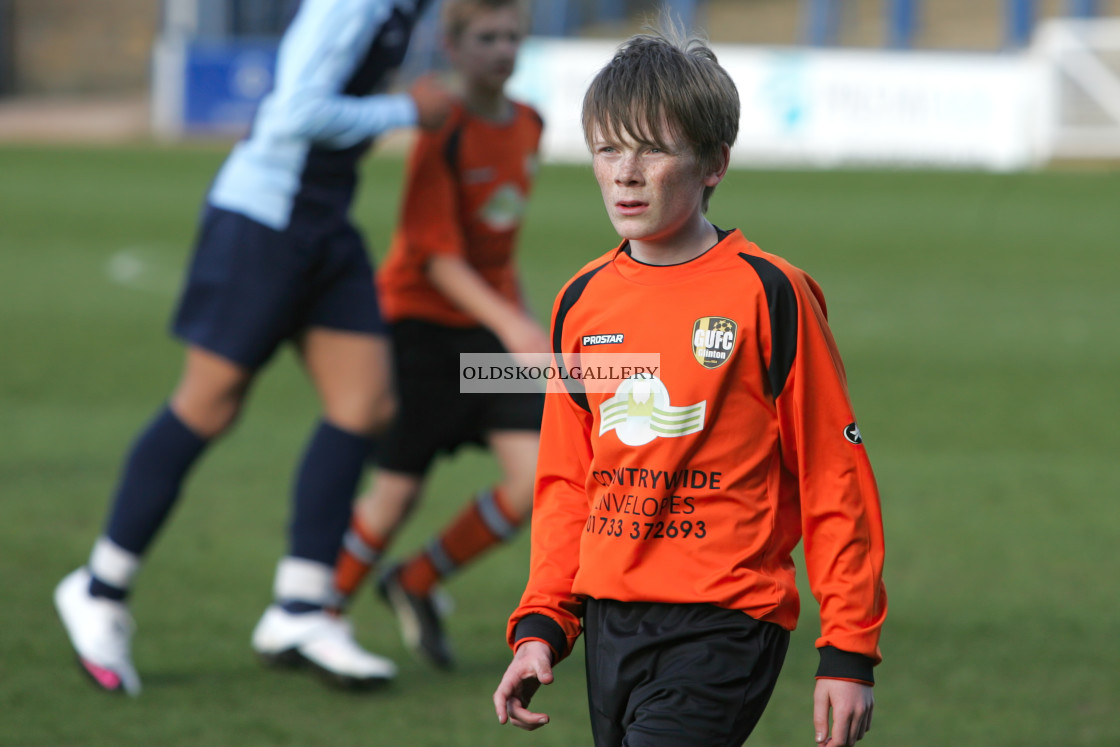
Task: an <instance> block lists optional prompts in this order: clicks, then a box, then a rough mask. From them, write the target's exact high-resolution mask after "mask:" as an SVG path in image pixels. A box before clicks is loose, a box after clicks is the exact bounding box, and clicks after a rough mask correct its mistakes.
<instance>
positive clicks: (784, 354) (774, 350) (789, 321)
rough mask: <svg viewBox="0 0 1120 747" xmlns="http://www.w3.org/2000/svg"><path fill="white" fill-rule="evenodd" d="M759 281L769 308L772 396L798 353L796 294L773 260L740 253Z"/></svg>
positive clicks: (791, 366)
mask: <svg viewBox="0 0 1120 747" xmlns="http://www.w3.org/2000/svg"><path fill="white" fill-rule="evenodd" d="M739 256H740V257H742V258H743V260H744V261H746V263H747V264H749V265H750V266H751V267H753V268H754V271H755V272H756V273H758V279H759V280H761V281H762V287H763V289H764V290H765V291H766V306H767V307H768V308H769V310H770V368H769V370H768V372H767V373H768V375H769V378H770V391H771V392H772V393H773V395H774V399H777V398H778V395H780V394H781V393H782V390H783V389H784V388H785V386H786V378H787V377H788V376H789V371H790V369H791V368H793V359H794V357H795V356H796V355H797V296H796V294H795V293H794V292H793V284H792V283H791V282H790V281H789V278H788V277H786V274H785V273H784V272H782V271H781V270H779V269H778V268H777V267H775V266H774V264H773V263H771V262H769V261H767V260H765V259H763V258H762V257H755V256H753V255H751V254H743V253H742V252H740V253H739Z"/></svg>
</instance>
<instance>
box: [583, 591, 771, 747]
mask: <svg viewBox="0 0 1120 747" xmlns="http://www.w3.org/2000/svg"><path fill="white" fill-rule="evenodd" d="M583 625H584V633H585V636H586V637H585V640H584V648H585V650H586V656H587V699H588V704H589V706H590V711H591V731H592V734H593V735H594V737H595V745H596V747H619V745H626V746H627V747H669V746H670V745H672V747H687V746H689V745H695V747H732V746H735V747H737V746H738V745H741V744H742V743H743V742H745V741H746V739H747V737H748V736H750V733H751V731H752V730H753V729H754V727H755V725H756V724H757V723H758V719H759V717H760V716H762V711H763V709H765V708H766V703H767V702H768V701H769V700H770V694H771V693H773V691H774V685H775V684H776V683H777V681H778V674H779V672H781V670H782V663H783V662H784V661H785V656H786V649H787V648H788V646H789V631H787V630H785V629H784V628H782V627H780V626H778V625H775V624H773V623H767V622H759V621H758V620H755V619H753V618H751V617H749V616H748V615H746V614H745V613H743V612H739V611H738V610H728V609H723V608H721V607H716V606H713V605H710V604H664V603H654V602H616V601H614V600H610V599H588V600H587V606H586V609H585V611H584V622H583Z"/></svg>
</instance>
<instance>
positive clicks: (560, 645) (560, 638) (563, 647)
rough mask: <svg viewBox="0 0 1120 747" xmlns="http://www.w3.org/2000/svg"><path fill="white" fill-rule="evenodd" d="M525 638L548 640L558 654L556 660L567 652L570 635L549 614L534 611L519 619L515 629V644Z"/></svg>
mask: <svg viewBox="0 0 1120 747" xmlns="http://www.w3.org/2000/svg"><path fill="white" fill-rule="evenodd" d="M524 638H540V639H541V640H542V641H546V642H547V643H548V645H549V646H551V647H552V650H553V652H554V653H555V654H556V661H560V659H562V658H563V657H564V654H566V653H567V649H568V636H567V635H565V634H564V629H563V628H561V627H560V624H559V623H558V622H556V621H555V620H553V619H552V618H551V617H548V616H547V615H542V614H539V613H533V614H531V615H525V617H523V618H521V619H520V620H518V621H517V627H515V628H514V629H513V643H514V646H515V647H516V645H517V642H518V641H520V640H522V639H524Z"/></svg>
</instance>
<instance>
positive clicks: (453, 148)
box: [443, 122, 463, 174]
mask: <svg viewBox="0 0 1120 747" xmlns="http://www.w3.org/2000/svg"><path fill="white" fill-rule="evenodd" d="M462 137H463V123H462V122H459V123H458V124H457V125H456V126H455V129H454V130H452V131H451V133H450V134H449V135H448V136H447V142H445V143H444V144H443V160H445V161H447V168H449V169H450V170H451V173H452V174H458V173H459V141H460V140H461V139H462Z"/></svg>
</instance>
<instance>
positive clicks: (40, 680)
mask: <svg viewBox="0 0 1120 747" xmlns="http://www.w3.org/2000/svg"><path fill="white" fill-rule="evenodd" d="M223 156H224V150H222V149H219V148H217V147H215V148H209V147H184V148H163V147H156V146H137V147H129V148H92V149H85V148H76V147H75V148H53V147H52V148H47V147H34V148H26V147H24V148H17V147H14V146H5V147H2V148H0V584H2V586H0V743H2V744H5V745H7V744H11V745H123V744H158V745H164V746H167V747H170V746H171V745H199V744H205V745H302V744H339V745H351V744H354V745H357V744H362V745H408V746H411V745H418V746H423V745H433V746H434V745H440V746H446V745H463V746H464V747H478V746H484V745H536V746H538V747H539V746H541V745H562V746H564V747H570V746H571V745H583V744H588V743H589V741H590V740H589V732H588V728H587V717H586V715H585V709H586V703H585V696H584V687H583V671H582V662H581V658H582V648H580V649H578V650H577V652H576V655H575V656H574V657H573V659H571V660H569V661H567V662H565V663H564V664H562V665H561V666H560V668H559V670H558V672H557V674H558V677H557V681H556V683H555V684H553V685H552V686H550V687H548V688H545V689H544V690H543V691H542V692H541V694H540V695H539V696H538V701H537V702H538V704H539V706H540V708H541V709H543V710H546V711H548V712H549V713H550V714H551V715H552V717H553V723H552V724H551V725H549V726H548V727H546V728H544V729H542V730H540V731H538V732H536V733H534V734H531V735H530V734H524V733H521V732H518V731H516V730H514V729H512V728H511V727H499V726H498V724H497V721H496V719H495V717H494V715H493V711H492V708H491V705H490V693H491V692H492V691H493V688H494V686H495V685H496V684H497V681H498V678H499V677H500V675H501V673H502V671H503V670H504V668H505V665H506V663H507V661H508V657H509V654H508V651H507V650H506V648H505V646H504V643H503V640H502V636H503V630H504V621H505V617H506V615H507V614H508V612H509V611H510V609H511V608H512V607H513V606H514V604H515V603H516V601H517V598H518V595H519V593H520V590H521V587H522V585H523V583H524V579H525V574H526V566H527V561H528V543H527V536H526V535H524V534H523V535H522V536H521V537H520V538H519V539H518V540H517V541H515V542H514V543H513V544H512V545H511V546H509V547H505V548H502V549H500V550H498V551H496V552H494V553H492V554H491V555H489V556H487V557H485V558H484V559H483V560H482V561H481V562H479V563H478V564H477V565H476V566H474V567H472V568H471V569H470V570H469V571H467V572H466V573H464V574H463V575H461V576H460V577H458V578H456V579H454V580H453V581H452V582H451V583H450V584H449V591H450V592H451V593H452V595H453V596H454V597H455V598H456V600H457V602H458V608H457V610H456V612H455V613H454V615H453V617H452V618H451V619H450V622H449V627H450V632H451V634H452V636H453V637H454V641H455V643H456V646H457V649H458V652H459V657H460V662H461V664H460V667H459V669H458V671H456V672H455V673H453V674H450V675H448V674H443V673H438V672H434V671H430V670H428V669H426V668H425V667H424V666H422V665H421V664H420V663H418V662H416V661H414V660H412V659H411V658H410V657H409V656H408V654H407V652H406V651H405V650H404V649H403V646H402V644H401V643H400V642H399V640H398V636H397V631H396V628H395V626H394V625H393V623H392V620H391V618H390V616H389V614H388V612H387V611H386V610H385V609H383V608H382V607H381V606H380V605H379V604H378V603H376V602H375V600H374V599H373V598H372V595H370V594H366V595H365V596H364V597H363V598H362V599H361V600H360V601H359V603H358V604H357V606H356V609H355V612H354V614H355V620H356V623H357V625H358V631H359V638H360V639H361V640H362V641H363V643H365V644H366V645H367V646H369V647H370V648H371V649H373V650H375V651H378V652H381V653H384V654H386V655H389V656H391V657H393V658H395V659H396V660H397V661H398V662H399V663H400V664H401V670H402V671H401V676H400V678H399V681H397V682H396V683H395V684H394V685H393V686H391V687H390V688H389V689H387V690H384V691H382V692H379V693H373V694H364V695H353V694H346V693H339V692H334V691H329V690H327V689H325V688H323V687H322V686H320V685H319V684H318V683H317V682H315V681H314V680H312V679H310V678H309V677H307V676H304V675H296V674H289V673H277V672H273V671H269V670H266V669H264V668H262V667H261V666H260V665H258V664H257V662H256V661H255V660H254V658H253V656H252V654H251V652H250V649H249V634H250V631H251V630H252V627H253V625H254V624H255V622H256V620H257V618H258V616H259V615H260V613H261V611H262V610H263V609H264V606H265V605H266V604H267V602H268V600H269V588H270V583H271V577H272V572H273V568H274V564H275V561H276V559H277V557H278V555H279V554H280V552H281V549H282V536H283V532H284V521H285V516H286V510H287V509H286V506H287V502H288V482H289V478H290V476H291V473H292V470H293V468H294V462H295V459H296V457H297V455H298V453H299V451H300V448H301V446H302V442H303V439H304V438H305V437H306V435H307V434H308V432H309V430H310V427H311V425H312V423H313V421H314V420H315V418H316V408H315V402H314V399H313V395H312V393H311V390H310V387H309V386H308V384H307V382H306V380H305V378H304V376H303V373H302V372H301V371H300V369H299V366H298V365H297V363H296V361H295V359H294V358H293V356H292V355H291V353H290V352H285V353H283V354H282V355H280V356H279V357H278V358H277V359H276V361H275V362H274V364H273V366H272V367H271V369H269V371H268V372H267V373H266V375H265V376H264V377H263V378H262V379H261V380H260V381H259V383H258V386H257V387H256V389H255V390H254V392H253V393H252V395H251V398H250V401H249V406H248V409H247V411H246V413H245V416H244V418H243V419H242V421H241V423H240V424H239V425H238V427H237V428H236V430H235V431H234V432H233V433H232V434H231V435H229V436H228V437H227V438H226V440H225V442H224V443H222V444H220V445H219V446H218V448H215V449H214V450H212V451H211V452H210V453H209V454H208V455H207V456H206V458H205V459H204V460H203V461H202V463H201V464H200V465H199V467H198V468H197V469H196V471H195V472H194V474H193V476H192V478H191V480H190V481H189V483H188V486H187V491H186V495H185V497H184V500H183V502H182V504H181V505H180V506H179V508H178V510H177V512H176V515H175V516H174V517H173V521H172V523H171V524H170V526H169V530H168V531H167V532H165V534H164V535H163V536H161V537H160V538H159V539H158V540H157V543H156V545H155V548H154V551H153V552H152V554H151V556H150V559H149V562H148V563H147V565H146V566H145V568H144V570H143V572H142V574H141V576H140V578H139V581H138V587H137V594H136V597H135V602H134V606H133V608H134V613H135V616H136V618H137V622H138V625H139V632H138V634H137V637H136V639H135V646H134V654H135V659H136V663H137V665H138V667H139V669H140V672H141V675H142V677H143V678H144V685H145V688H146V689H145V692H144V694H143V696H142V697H141V698H139V699H138V700H128V699H123V698H113V697H109V696H105V695H103V694H101V693H99V692H96V691H94V689H93V688H92V687H90V686H89V685H88V684H87V683H86V682H84V681H83V679H82V677H81V676H80V674H79V672H78V670H77V668H76V667H75V666H74V662H73V660H72V656H71V653H70V650H69V647H68V645H67V643H66V640H65V637H64V634H63V631H62V628H61V626H60V624H59V623H58V622H57V620H56V618H55V615H54V611H53V608H52V606H51V590H52V587H53V586H54V584H55V583H56V582H57V581H58V580H59V579H60V578H61V577H62V576H63V575H64V574H65V573H66V572H67V571H69V570H70V569H71V568H73V567H74V566H76V565H77V564H79V563H81V562H83V561H84V559H85V557H86V554H87V553H88V551H89V548H90V544H91V542H92V541H93V539H94V537H95V536H96V534H97V532H98V531H99V529H100V525H101V522H102V520H103V517H104V513H105V509H106V506H107V502H108V499H109V495H110V494H111V491H112V489H113V485H114V482H115V480H116V475H117V470H118V467H119V465H120V461H121V458H122V455H123V453H124V451H125V450H126V448H127V447H128V444H129V442H130V441H131V439H132V437H133V435H134V434H135V433H136V431H137V429H138V428H139V427H140V426H141V425H142V424H143V423H144V422H145V421H146V419H147V418H148V417H149V416H150V415H151V413H152V412H154V410H155V409H156V408H157V407H158V406H159V405H160V403H161V402H162V400H163V398H164V397H166V395H167V394H168V392H169V391H170V389H171V387H172V386H173V385H174V381H175V377H176V376H177V373H178V367H179V363H180V357H181V351H180V349H179V347H178V345H177V344H176V343H174V342H173V341H172V340H171V339H170V338H169V337H168V335H167V333H166V328H167V323H168V317H169V314H170V313H171V310H172V305H173V303H174V300H175V296H176V292H177V288H178V284H179V281H180V279H181V276H182V272H183V264H184V261H185V259H186V257H187V255H188V250H189V246H190V243H191V239H192V234H193V227H194V221H195V218H196V215H197V212H198V209H199V205H200V204H201V199H202V196H203V193H204V191H205V189H206V186H207V184H208V182H209V180H210V178H211V177H212V175H213V173H214V171H215V169H216V168H217V166H218V164H219V163H220V161H221V159H222V157H223ZM364 168H365V171H366V180H365V182H364V186H363V188H362V192H361V195H360V200H359V202H358V204H357V206H356V209H355V217H356V219H357V220H358V222H359V223H360V224H362V225H363V226H365V227H366V228H367V229H368V233H369V236H370V240H371V246H372V247H373V248H374V252H375V254H377V255H378V256H380V255H381V254H382V252H383V251H384V248H385V246H386V242H387V238H388V235H389V231H390V229H391V225H392V221H393V215H394V211H395V207H396V204H397V198H398V197H397V196H398V184H399V179H400V176H401V172H402V163H401V161H400V159H399V158H397V157H392V156H383V157H374V158H372V159H370V160H369V161H368V162H367V163H366V165H365V167H364ZM1118 205H1120V173H1118V172H1116V171H1111V172H1109V171H1105V170H1100V171H1083V172H1062V171H1052V172H1042V173H1029V174H1016V175H990V174H975V173H908V172H829V173H800V172H780V173H772V172H754V171H734V172H732V173H731V174H730V175H729V177H728V179H727V181H726V182H725V183H724V184H723V185H722V186H721V187H720V188H719V190H718V191H717V193H716V195H715V197H714V199H713V202H712V209H711V217H712V219H713V220H714V221H715V222H716V223H717V224H718V225H720V226H722V227H725V228H731V227H739V228H742V229H743V231H744V233H745V234H746V235H747V236H748V237H749V238H751V239H753V240H754V241H756V242H758V243H759V244H760V245H761V246H762V247H763V248H764V249H766V250H768V251H772V252H775V253H778V254H781V255H783V256H785V257H786V258H788V259H789V260H790V261H792V262H794V263H795V264H797V265H799V266H801V267H803V268H805V269H807V270H808V271H809V272H810V273H812V274H813V276H814V277H815V278H816V279H817V280H818V281H819V282H820V283H821V285H822V286H823V288H824V290H825V293H826V296H827V298H828V301H829V310H830V316H831V319H832V324H833V328H834V331H835V333H836V336H837V339H838V341H839V345H840V349H841V351H842V352H843V354H844V358H845V363H846V366H847V370H848V375H849V380H850V384H851V393H852V399H853V401H854V404H855V408H856V412H857V413H858V415H859V417H860V426H861V429H862V431H863V434H864V436H865V439H866V443H867V448H868V450H869V452H870V454H871V458H872V462H873V464H874V465H875V467H876V472H877V475H878V478H879V483H880V488H881V490H882V496H883V508H884V516H885V521H886V533H887V565H886V579H887V587H888V590H889V593H890V606H891V612H890V616H889V619H888V621H887V627H886V629H885V632H884V635H883V641H882V648H883V652H884V654H885V657H886V660H885V662H884V663H883V665H882V666H881V667H880V668H879V670H878V678H879V683H880V684H879V685H878V687H877V689H876V698H877V710H876V715H875V721H874V726H873V729H872V731H871V733H870V735H869V737H868V739H867V741H866V742H865V743H866V744H869V745H881V746H882V747H897V746H900V745H907V747H920V746H924V745H929V746H930V747H933V746H937V747H941V746H943V745H953V746H954V747H972V746H975V747H995V746H1002V745H1016V746H1017V747H1024V746H1026V745H1039V746H1042V745H1048V746H1050V745H1052V746H1055V747H1074V746H1085V747H1089V746H1095V745H1104V744H1112V743H1115V742H1116V741H1117V740H1118V739H1120V719H1118V718H1117V716H1116V713H1117V705H1116V704H1117V703H1118V702H1120V676H1118V674H1117V673H1118V672H1120V646H1118V645H1117V642H1116V641H1117V636H1118V635H1120V593H1118V589H1120V552H1118V551H1117V548H1118V546H1120V518H1118V513H1117V510H1116V506H1117V500H1118V497H1120V457H1118V452H1120V435H1118V434H1120V427H1118V421H1120V395H1118V389H1120V387H1118V385H1120V291H1118V290H1117V281H1118V280H1120V209H1118ZM614 241H615V236H614V233H613V231H612V230H611V227H610V224H609V223H608V222H607V220H606V217H605V214H604V212H603V208H602V205H601V203H600V199H599V196H598V190H597V189H596V187H595V185H594V182H593V179H592V177H591V174H590V171H589V170H588V169H587V168H576V167H559V166H549V167H545V168H544V169H543V170H542V171H541V174H540V177H539V182H538V189H537V191H536V193H535V194H534V198H533V202H532V204H531V208H530V213H529V217H528V222H527V225H526V227H525V230H524V236H523V242H522V246H523V250H522V255H521V256H522V259H521V265H522V268H523V271H524V275H525V277H526V281H527V291H528V294H529V296H530V298H531V300H532V304H533V307H534V310H535V311H536V313H537V314H538V316H539V317H540V318H541V319H542V320H544V319H546V317H547V313H548V309H549V308H550V305H551V301H552V297H553V295H554V294H555V292H556V290H557V289H558V287H559V286H560V284H561V283H562V282H563V281H564V280H566V279H567V278H568V277H569V276H570V275H571V273H573V272H574V271H575V270H576V269H578V267H580V266H581V265H582V264H583V263H584V262H586V261H587V260H589V259H591V258H592V257H594V256H596V255H598V254H599V253H601V252H602V251H604V250H605V249H607V248H609V246H611V245H613V243H614ZM650 313H656V310H650ZM495 476H496V470H495V467H494V465H493V464H492V462H491V461H490V460H488V459H487V458H486V456H485V455H484V454H481V453H479V452H472V453H466V454H463V455H461V456H460V457H457V458H456V459H454V460H450V461H447V462H444V463H442V464H441V465H440V467H439V468H438V470H437V472H436V473H435V474H434V476H433V478H432V481H431V489H430V491H429V496H428V500H427V502H426V503H425V504H424V505H423V506H422V508H421V509H420V510H419V511H418V512H417V514H416V516H415V517H414V521H413V523H412V524H411V525H409V527H408V528H407V531H405V532H404V534H403V535H402V536H401V538H400V540H399V542H398V543H397V545H396V547H395V550H396V552H397V553H400V552H403V551H406V550H411V549H412V548H414V547H416V546H417V545H418V544H419V543H420V542H421V541H422V540H423V539H425V538H426V537H427V536H428V534H429V533H430V532H431V531H432V530H433V529H434V528H436V527H437V526H439V525H440V524H441V523H442V522H443V521H444V520H446V519H447V518H448V517H449V516H450V515H451V514H452V513H453V512H454V511H455V510H456V508H457V507H458V506H459V505H460V503H461V501H462V500H463V499H464V497H465V494H466V492H468V491H469V490H470V489H472V488H474V487H475V486H481V485H484V484H486V483H487V482H488V481H490V480H492V479H493V478H494V477H495ZM802 581H803V579H802ZM806 588H807V587H806V586H805V584H804V582H803V583H802V589H803V590H806ZM805 599H806V602H805V604H804V608H803V611H802V625H801V627H800V628H799V630H798V631H797V632H796V633H795V635H794V638H793V641H792V644H791V651H790V655H789V658H788V660H787V663H786V668H785V671H784V673H783V676H782V680H781V681H780V682H779V685H778V689H777V692H776V693H775V695H774V698H773V701H772V703H771V706H770V708H769V709H768V711H767V713H766V715H765V716H764V717H763V720H762V723H761V724H760V726H759V728H758V729H757V731H756V733H755V737H754V738H753V739H752V741H751V744H752V745H762V746H770V747H786V746H787V745H798V744H803V745H810V744H812V741H811V740H812V724H811V720H810V709H811V701H810V697H811V693H812V686H813V682H812V675H813V671H814V667H815V663H816V662H815V660H816V655H815V652H814V651H813V639H814V637H815V635H816V633H815V631H816V628H817V622H816V617H815V615H816V609H815V607H814V604H813V602H812V600H811V598H809V596H808V594H807V593H806V594H805Z"/></svg>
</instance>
